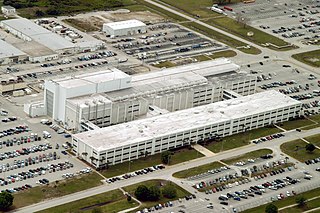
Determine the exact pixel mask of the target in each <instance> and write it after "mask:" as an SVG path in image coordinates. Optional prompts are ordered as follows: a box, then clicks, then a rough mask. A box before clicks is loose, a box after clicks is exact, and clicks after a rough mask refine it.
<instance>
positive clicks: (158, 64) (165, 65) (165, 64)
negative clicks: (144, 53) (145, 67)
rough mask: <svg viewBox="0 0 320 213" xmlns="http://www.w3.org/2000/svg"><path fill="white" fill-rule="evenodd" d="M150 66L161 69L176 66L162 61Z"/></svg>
mask: <svg viewBox="0 0 320 213" xmlns="http://www.w3.org/2000/svg"><path fill="white" fill-rule="evenodd" d="M152 66H154V67H158V68H163V67H166V68H169V67H175V66H176V64H174V63H172V62H171V61H164V62H159V63H157V64H155V65H152Z"/></svg>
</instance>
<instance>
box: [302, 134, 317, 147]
mask: <svg viewBox="0 0 320 213" xmlns="http://www.w3.org/2000/svg"><path fill="white" fill-rule="evenodd" d="M305 139H306V140H307V141H309V142H310V143H312V144H314V145H316V146H320V134H317V135H312V136H309V137H306V138H305Z"/></svg>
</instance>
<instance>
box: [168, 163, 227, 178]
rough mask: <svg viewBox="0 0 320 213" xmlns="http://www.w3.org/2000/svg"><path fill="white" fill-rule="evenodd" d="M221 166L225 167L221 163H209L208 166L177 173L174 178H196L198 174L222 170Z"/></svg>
mask: <svg viewBox="0 0 320 213" xmlns="http://www.w3.org/2000/svg"><path fill="white" fill-rule="evenodd" d="M221 166H224V165H223V164H222V163H219V162H212V163H208V164H205V165H202V166H197V167H194V168H191V169H186V170H182V171H180V172H176V173H174V174H173V175H172V176H173V177H176V178H188V177H192V176H195V175H198V174H202V173H205V172H207V171H208V170H211V169H216V168H220V167H221Z"/></svg>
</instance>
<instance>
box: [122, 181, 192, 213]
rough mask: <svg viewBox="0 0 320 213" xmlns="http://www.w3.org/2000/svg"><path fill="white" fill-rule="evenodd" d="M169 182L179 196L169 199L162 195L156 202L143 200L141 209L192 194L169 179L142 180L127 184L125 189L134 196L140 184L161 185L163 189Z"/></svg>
mask: <svg viewBox="0 0 320 213" xmlns="http://www.w3.org/2000/svg"><path fill="white" fill-rule="evenodd" d="M167 184H171V186H172V187H174V188H176V190H177V197H176V198H174V199H167V198H165V197H163V196H161V197H160V200H158V201H155V202H151V201H148V202H143V204H142V206H141V208H139V209H143V208H146V207H151V206H154V205H156V204H158V203H165V202H167V201H169V200H176V199H178V198H183V197H185V196H186V195H190V193H189V192H187V191H186V190H184V189H183V188H181V187H180V186H178V185H176V184H175V183H173V182H171V181H167V180H148V181H144V182H140V183H137V184H134V185H130V186H126V187H124V188H123V189H124V190H125V191H126V192H128V193H129V194H131V195H132V196H134V192H135V190H136V188H137V187H138V186H140V185H145V186H147V187H150V186H159V187H160V190H161V187H163V186H164V185H167ZM134 212H136V211H134Z"/></svg>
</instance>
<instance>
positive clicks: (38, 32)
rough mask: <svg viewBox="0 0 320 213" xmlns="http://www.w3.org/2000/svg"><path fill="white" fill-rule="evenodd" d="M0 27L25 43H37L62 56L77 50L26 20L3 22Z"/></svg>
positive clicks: (65, 41) (64, 40)
mask: <svg viewBox="0 0 320 213" xmlns="http://www.w3.org/2000/svg"><path fill="white" fill-rule="evenodd" d="M0 27H2V28H3V29H4V30H7V31H9V32H10V33H11V34H13V35H15V36H17V37H19V38H20V39H22V40H24V41H35V42H37V43H39V44H41V45H43V46H45V47H47V48H49V49H51V50H53V51H55V52H57V53H60V54H63V53H73V52H75V49H76V47H75V45H74V44H73V43H72V42H70V41H68V40H66V39H65V38H63V37H61V36H59V35H57V34H56V33H53V32H51V31H49V30H47V29H45V28H43V27H41V26H39V25H37V24H36V23H34V22H32V21H31V20H28V19H25V18H19V19H9V20H5V21H1V22H0Z"/></svg>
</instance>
